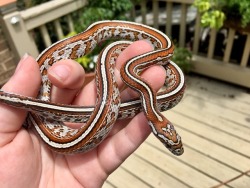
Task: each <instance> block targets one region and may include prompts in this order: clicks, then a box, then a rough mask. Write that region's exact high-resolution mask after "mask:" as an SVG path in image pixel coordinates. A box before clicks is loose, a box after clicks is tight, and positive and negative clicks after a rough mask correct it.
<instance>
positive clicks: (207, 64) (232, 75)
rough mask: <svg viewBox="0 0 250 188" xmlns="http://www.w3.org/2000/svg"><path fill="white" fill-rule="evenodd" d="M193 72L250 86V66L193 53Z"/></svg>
mask: <svg viewBox="0 0 250 188" xmlns="http://www.w3.org/2000/svg"><path fill="white" fill-rule="evenodd" d="M192 60H193V61H192V63H193V65H194V69H193V70H192V71H193V72H196V73H199V74H202V75H206V76H210V77H212V78H216V79H220V80H224V81H227V82H231V83H235V84H238V85H241V86H244V87H248V88H250V82H249V80H250V68H247V67H240V66H239V65H234V64H231V63H227V64H225V63H222V62H221V61H218V60H213V59H208V58H204V57H201V56H196V55H193V59H192Z"/></svg>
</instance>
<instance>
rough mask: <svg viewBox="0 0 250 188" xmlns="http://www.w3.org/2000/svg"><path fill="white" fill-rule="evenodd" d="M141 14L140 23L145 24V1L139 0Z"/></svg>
mask: <svg viewBox="0 0 250 188" xmlns="http://www.w3.org/2000/svg"><path fill="white" fill-rule="evenodd" d="M141 16H142V23H143V24H147V19H146V17H147V2H146V1H141Z"/></svg>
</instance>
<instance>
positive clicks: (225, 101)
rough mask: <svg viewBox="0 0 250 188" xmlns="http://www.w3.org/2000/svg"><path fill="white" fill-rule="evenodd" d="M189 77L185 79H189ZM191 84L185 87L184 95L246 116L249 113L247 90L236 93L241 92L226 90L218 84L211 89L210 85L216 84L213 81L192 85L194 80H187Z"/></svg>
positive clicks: (249, 101) (223, 85)
mask: <svg viewBox="0 0 250 188" xmlns="http://www.w3.org/2000/svg"><path fill="white" fill-rule="evenodd" d="M190 78H191V77H189V78H187V79H190ZM189 81H190V82H192V83H191V84H188V85H187V88H188V89H187V90H186V92H185V94H186V95H189V94H190V95H192V96H194V97H197V98H200V99H203V100H205V101H207V102H209V103H214V104H217V105H220V106H223V107H226V108H229V109H232V110H235V111H238V112H241V113H244V114H248V112H250V94H248V93H247V90H246V89H245V90H243V89H239V88H238V90H236V91H241V92H234V91H235V89H236V88H235V89H234V87H231V88H227V87H226V86H225V83H224V84H218V86H219V87H216V88H214V89H213V88H211V85H212V84H210V83H211V82H212V83H216V84H217V83H218V82H214V81H209V82H206V83H205V79H204V82H202V84H200V82H197V83H194V82H193V81H195V79H193V78H191V79H190V80H189Z"/></svg>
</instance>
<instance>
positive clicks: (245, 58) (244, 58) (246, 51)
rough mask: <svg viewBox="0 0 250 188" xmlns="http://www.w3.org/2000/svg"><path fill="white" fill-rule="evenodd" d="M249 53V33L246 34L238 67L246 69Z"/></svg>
mask: <svg viewBox="0 0 250 188" xmlns="http://www.w3.org/2000/svg"><path fill="white" fill-rule="evenodd" d="M249 53H250V33H248V34H247V40H246V44H245V48H244V52H243V55H242V59H241V62H240V66H242V67H246V66H247V63H248V59H249Z"/></svg>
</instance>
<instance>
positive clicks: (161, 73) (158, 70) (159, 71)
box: [121, 65, 166, 101]
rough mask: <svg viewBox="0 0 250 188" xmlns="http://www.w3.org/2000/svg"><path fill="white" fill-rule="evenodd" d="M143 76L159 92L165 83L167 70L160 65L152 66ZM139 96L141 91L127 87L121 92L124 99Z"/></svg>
mask: <svg viewBox="0 0 250 188" xmlns="http://www.w3.org/2000/svg"><path fill="white" fill-rule="evenodd" d="M141 77H142V78H143V79H144V80H146V82H147V84H149V85H150V86H151V87H152V89H153V90H154V91H155V92H157V91H158V90H159V89H160V88H161V87H162V86H163V85H164V82H165V78H166V70H165V69H164V68H163V67H162V66H159V65H156V66H152V67H150V68H148V69H147V70H145V71H144V72H143V73H142V75H141ZM137 97H139V93H138V92H137V91H135V90H134V89H131V88H127V89H125V90H124V91H122V93H121V99H122V101H127V100H130V99H131V98H137Z"/></svg>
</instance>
